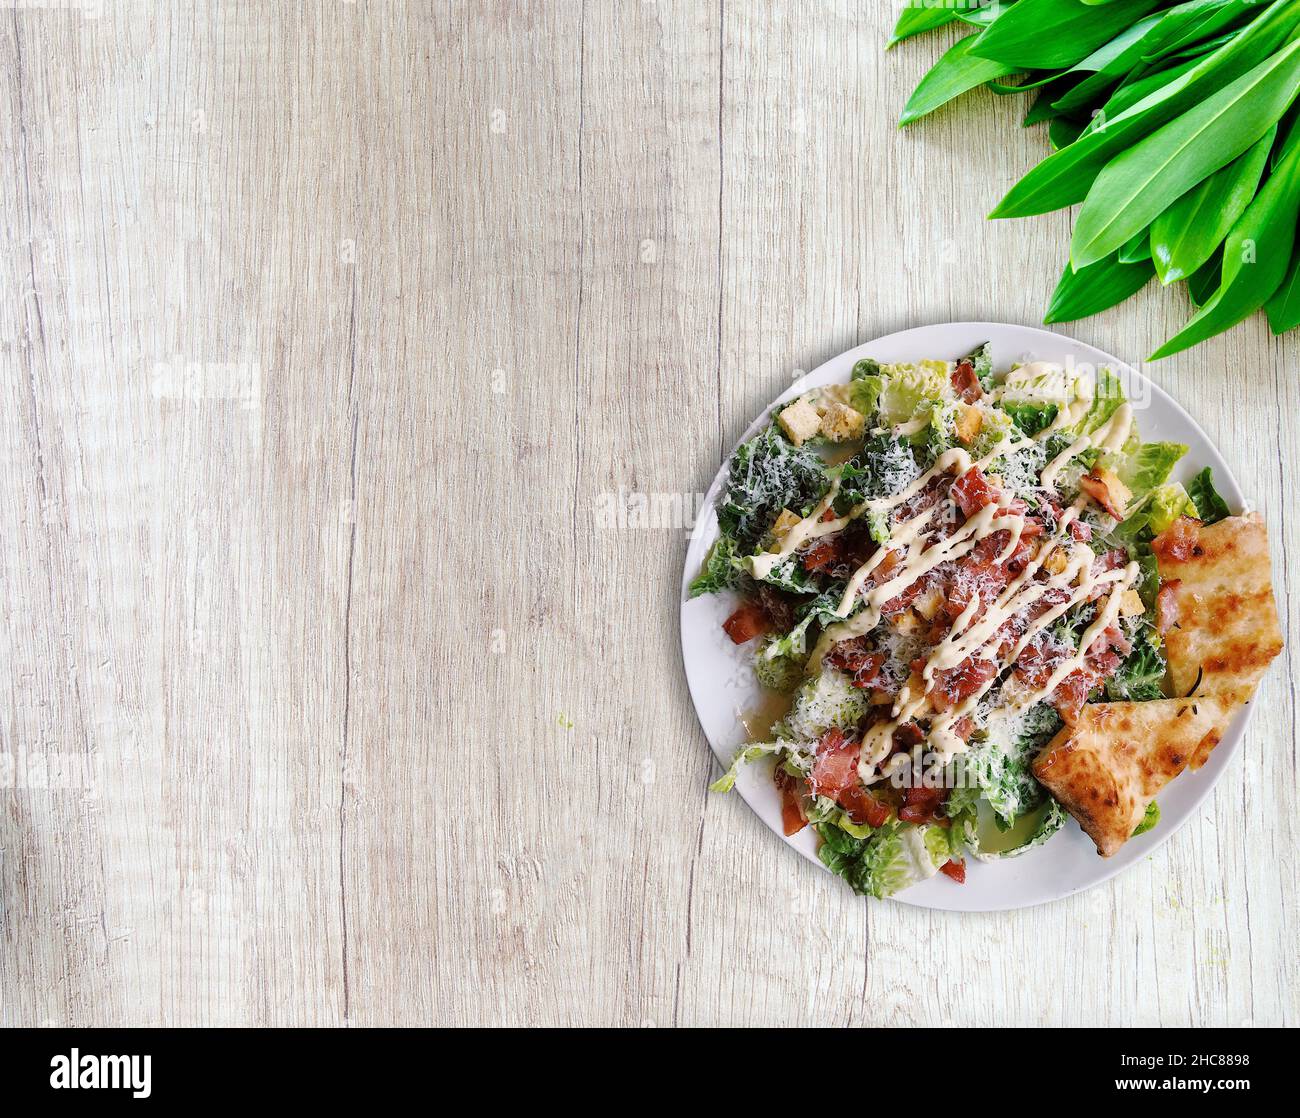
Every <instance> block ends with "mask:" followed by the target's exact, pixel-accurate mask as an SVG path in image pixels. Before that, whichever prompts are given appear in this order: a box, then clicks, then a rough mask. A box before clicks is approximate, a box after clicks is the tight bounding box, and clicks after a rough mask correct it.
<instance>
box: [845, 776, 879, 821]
mask: <svg viewBox="0 0 1300 1118" xmlns="http://www.w3.org/2000/svg"><path fill="white" fill-rule="evenodd" d="M840 806H841V807H842V808H843V809H844V810H845V811H846V812H848V815H849V818H850V819H852V820H853V822H854V823H857V824H858V825H859V826H862V825H863V824H866V826H868V827H883V826H884V825H885V824H886V823H887V822H889V805H888V804H882V803H881V802H880V801H879V800H878V799H876V797H875V796H873V795H872V794H871V793H870V792H868V791H867V790H866V789H865V788H863V787H862V785H861V784H852V785H850V786H849V787H848V788H845V789H844V791H843V792H841V793H840Z"/></svg>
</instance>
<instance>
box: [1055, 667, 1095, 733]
mask: <svg viewBox="0 0 1300 1118" xmlns="http://www.w3.org/2000/svg"><path fill="white" fill-rule="evenodd" d="M1095 686H1096V681H1095V680H1094V678H1093V675H1092V673H1091V672H1089V671H1086V670H1085V669H1083V668H1079V669H1078V670H1076V671H1073V672H1071V673H1070V674H1069V675H1067V676H1066V677H1065V679H1063V680H1062V681H1061V683H1060V684H1059V685H1058V686H1057V688H1056V690H1055V691H1053V692H1052V698H1051V703H1052V706H1054V707H1055V708H1056V713H1057V714H1059V715H1060V716H1061V717H1062V718H1064V719H1065V720H1066V721H1067V722H1071V723H1072V722H1073V721H1074V720H1075V719H1076V718H1077V717H1078V716H1079V711H1081V710H1082V709H1083V704H1084V703H1085V702H1087V701H1088V693H1089V692H1090V691H1091V690H1092V689H1093V687H1095Z"/></svg>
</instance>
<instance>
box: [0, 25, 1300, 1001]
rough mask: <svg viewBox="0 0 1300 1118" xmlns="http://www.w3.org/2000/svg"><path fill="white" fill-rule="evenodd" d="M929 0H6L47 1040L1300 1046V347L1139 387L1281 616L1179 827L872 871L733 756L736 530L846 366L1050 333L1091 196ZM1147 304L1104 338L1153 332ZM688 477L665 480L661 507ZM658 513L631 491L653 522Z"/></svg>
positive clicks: (1177, 367)
mask: <svg viewBox="0 0 1300 1118" xmlns="http://www.w3.org/2000/svg"><path fill="white" fill-rule="evenodd" d="M892 16H893V5H892V4H888V3H885V2H884V0H860V2H853V0H823V2H820V3H794V2H787V3H764V4H760V3H758V2H757V0H726V2H725V3H689V2H674V3H670V2H666V0H664V2H655V3H642V2H633V0H624V2H617V3H616V2H610V3H605V2H596V0H586V2H585V3H580V2H578V0H557V2H553V3H524V2H518V3H515V2H509V0H498V2H493V3H481V4H480V3H473V4H471V3H452V4H443V3H438V4H431V3H417V2H415V0H411V2H410V3H406V2H402V0H356V2H351V3H350V2H342V0H340V2H327V0H321V2H319V3H316V2H306V0H304V2H302V3H291V2H277V3H268V4H254V3H218V2H215V0H212V2H209V0H187V2H179V3H175V4H171V3H156V4H153V3H145V2H135V0H116V2H115V0H104V2H103V3H102V4H100V3H99V2H98V0H86V2H85V3H83V4H81V5H73V4H67V5H49V4H41V5H36V4H32V5H25V4H23V3H21V2H19V3H17V5H14V4H8V5H5V6H4V8H3V9H0V74H3V78H2V79H0V119H2V120H3V122H4V127H3V129H2V130H0V145H3V158H2V159H0V188H2V191H0V206H3V217H4V221H3V227H2V231H3V238H4V247H5V250H6V251H5V252H4V253H3V256H2V257H0V285H2V290H3V295H4V298H3V300H0V353H3V360H4V370H5V376H4V377H3V380H2V381H0V391H2V392H3V409H4V410H3V417H2V420H0V450H2V453H3V464H4V469H3V476H2V477H0V502H2V506H0V507H2V508H3V521H2V522H3V524H4V525H5V531H4V532H3V534H2V535H0V555H2V556H3V568H2V569H0V608H2V609H3V625H0V659H2V662H3V664H4V665H5V667H6V668H7V670H6V671H5V672H4V673H3V674H0V680H2V681H3V682H2V683H0V688H2V690H0V702H2V704H3V705H2V709H3V710H4V712H5V717H4V718H3V720H2V721H0V727H2V728H0V757H2V758H3V764H4V765H5V766H6V768H5V769H4V770H3V774H4V775H5V781H4V784H5V786H4V787H3V788H0V805H2V807H0V1021H2V1022H3V1023H4V1024H7V1025H39V1024H55V1025H90V1024H94V1025H128V1024H175V1025H219V1024H260V1025H288V1024H302V1025H344V1024H350V1025H357V1026H365V1025H380V1024H418V1023H434V1022H438V1023H450V1024H515V1025H523V1024H529V1025H550V1024H556V1025H558V1024H631V1025H637V1024H647V1025H658V1026H667V1025H673V1024H678V1025H719V1024H754V1025H772V1024H809V1025H813V1024H817V1025H847V1024H855V1025H856V1024H868V1025H879V1024H899V1023H920V1024H960V1025H964V1026H997V1025H1010V1024H1020V1025H1058V1024H1087V1025H1105V1026H1123V1025H1186V1024H1216V1025H1217V1024H1223V1025H1234V1026H1235V1025H1249V1024H1255V1025H1264V1024H1283V1023H1287V1024H1295V1023H1296V1020H1297V1016H1300V1014H1298V1012H1297V1004H1296V999H1297V961H1296V953H1295V950H1294V947H1295V943H1296V941H1297V938H1298V936H1300V924H1298V921H1297V901H1296V896H1297V890H1296V884H1297V856H1296V852H1295V844H1294V842H1293V841H1292V838H1291V834H1292V830H1291V827H1290V825H1289V824H1290V821H1291V820H1293V819H1294V818H1295V817H1296V815H1297V811H1298V810H1300V804H1298V803H1297V794H1296V758H1297V732H1296V725H1295V705H1294V679H1295V668H1294V653H1293V651H1292V650H1293V649H1294V648H1295V647H1296V646H1297V644H1298V643H1300V642H1298V637H1300V619H1298V618H1297V616H1296V610H1295V607H1294V604H1293V602H1292V599H1291V596H1290V589H1291V586H1292V584H1293V580H1294V562H1293V560H1292V559H1291V558H1290V556H1292V555H1293V554H1294V553H1295V548H1296V545H1297V543H1298V542H1300V541H1298V540H1297V531H1300V518H1297V516H1296V514H1295V511H1294V509H1293V508H1290V507H1288V503H1289V499H1290V497H1291V488H1290V485H1291V482H1290V478H1291V476H1292V475H1293V473H1294V467H1295V466H1296V464H1297V457H1298V448H1297V424H1296V422H1295V420H1294V417H1295V416H1297V415H1300V389H1298V388H1297V385H1296V373H1297V358H1298V356H1300V351H1298V348H1297V344H1296V342H1295V341H1294V339H1287V340H1281V341H1280V340H1277V339H1274V338H1272V337H1271V336H1270V335H1269V333H1268V331H1267V328H1266V325H1265V323H1264V322H1263V321H1262V320H1259V319H1253V320H1251V321H1250V322H1248V323H1246V324H1245V325H1244V326H1242V327H1241V328H1239V329H1237V330H1235V331H1233V332H1232V333H1230V334H1229V335H1227V336H1225V337H1221V338H1219V339H1215V340H1214V341H1212V342H1210V343H1209V344H1206V345H1204V346H1201V347H1199V348H1198V349H1195V350H1193V351H1192V352H1190V353H1187V354H1184V355H1180V356H1179V357H1176V358H1173V359H1171V360H1169V361H1166V362H1163V363H1160V364H1157V365H1154V366H1151V367H1149V368H1148V369H1147V372H1148V373H1149V375H1151V376H1152V377H1153V378H1154V379H1155V380H1156V381H1157V382H1159V383H1160V384H1161V385H1163V386H1164V387H1165V388H1167V389H1168V390H1169V391H1170V392H1172V393H1173V395H1174V396H1175V397H1176V398H1178V399H1179V400H1180V401H1182V402H1183V403H1184V404H1185V405H1186V406H1187V407H1188V408H1189V410H1191V412H1192V413H1193V414H1194V415H1195V416H1196V418H1197V419H1198V420H1199V421H1200V422H1201V423H1202V424H1203V425H1204V426H1205V428H1206V430H1207V432H1208V433H1209V435H1210V437H1211V438H1212V439H1214V440H1215V441H1216V442H1217V443H1218V445H1219V446H1220V447H1221V448H1222V450H1223V452H1224V454H1225V456H1226V457H1227V458H1228V460H1229V462H1230V463H1231V464H1232V466H1233V468H1234V470H1235V471H1236V473H1237V476H1238V478H1239V480H1240V481H1241V483H1242V485H1243V487H1244V488H1245V490H1246V491H1247V492H1248V493H1249V494H1250V495H1251V496H1252V498H1253V500H1254V502H1255V503H1256V505H1257V506H1258V507H1259V508H1260V509H1261V510H1262V511H1263V512H1264V514H1265V515H1266V517H1267V518H1268V521H1269V524H1270V528H1271V531H1272V535H1273V541H1274V561H1275V570H1276V576H1277V586H1278V591H1279V594H1278V597H1279V604H1280V608H1281V609H1282V611H1283V613H1284V623H1285V627H1286V632H1287V636H1288V642H1289V643H1288V650H1287V652H1286V653H1285V654H1284V656H1283V657H1282V658H1281V660H1280V661H1279V662H1278V664H1277V665H1276V666H1275V667H1274V669H1273V671H1272V672H1271V673H1270V675H1269V676H1268V678H1267V680H1266V681H1265V683H1264V685H1263V688H1262V690H1261V692H1260V695H1259V697H1258V701H1257V708H1258V709H1257V711H1256V714H1255V719H1254V722H1253V724H1252V727H1251V730H1250V733H1249V735H1248V738H1247V741H1246V743H1245V747H1244V749H1243V751H1242V757H1241V764H1239V765H1235V766H1234V767H1233V768H1232V770H1231V772H1230V773H1229V775H1228V776H1227V777H1226V778H1225V779H1224V780H1223V781H1222V783H1221V784H1220V785H1219V786H1218V788H1217V789H1216V791H1215V793H1214V795H1213V796H1212V798H1211V799H1210V800H1208V801H1207V803H1206V805H1205V807H1204V809H1203V810H1202V811H1201V812H1200V813H1199V814H1198V815H1197V817H1196V818H1195V820H1194V821H1193V822H1191V823H1190V824H1189V825H1188V826H1186V827H1185V828H1184V829H1183V830H1182V831H1181V832H1180V833H1179V834H1178V835H1177V836H1176V837H1175V838H1174V839H1173V840H1172V841H1170V842H1169V843H1168V844H1167V845H1165V846H1163V847H1161V849H1160V850H1159V852H1158V853H1156V854H1155V855H1154V856H1153V857H1152V858H1151V859H1149V860H1148V861H1147V862H1145V863H1143V864H1142V865H1141V866H1139V867H1137V868H1135V869H1133V870H1131V871H1130V872H1128V873H1126V874H1124V875H1122V876H1121V877H1119V878H1118V879H1116V880H1115V881H1113V882H1111V883H1109V884H1107V885H1104V886H1102V887H1099V888H1097V889H1094V890H1092V891H1091V892H1089V893H1086V894H1084V895H1081V896H1078V897H1075V898H1072V899H1070V900H1067V901H1063V902H1060V903H1057V904H1053V905H1048V906H1044V907H1041V908H1037V909H1032V910H1028V911H1022V912H1016V913H1006V914H992V915H967V916H959V915H952V914H940V913H931V912H927V911H922V910H917V909H913V908H911V907H909V906H906V905H901V904H865V903H864V902H863V901H861V900H860V899H858V898H855V897H853V896H852V895H851V894H850V893H849V892H848V891H847V890H846V889H845V888H844V887H843V886H842V884H841V883H840V882H839V881H838V880H836V879H834V878H832V877H830V876H829V875H827V874H824V873H821V872H819V871H818V870H817V869H816V868H815V867H812V866H810V865H808V864H806V863H804V862H803V861H802V860H801V859H799V858H797V857H796V856H794V855H793V854H792V853H789V852H786V851H784V850H783V849H782V848H781V845H780V842H779V840H778V839H776V838H775V837H774V836H772V835H771V834H769V833H768V832H767V831H766V830H765V829H764V828H763V826H762V825H761V824H760V823H759V821H758V820H757V818H755V817H753V816H752V815H751V814H750V813H749V811H748V809H747V808H746V807H745V805H744V804H743V803H742V802H741V801H740V800H738V799H737V798H735V797H716V796H709V795H708V794H707V793H706V791H705V787H706V784H707V782H708V780H709V779H710V776H711V773H712V772H713V768H714V763H713V760H712V757H711V755H710V753H709V751H708V748H707V745H706V743H705V741H704V738H703V735H702V734H701V732H700V730H699V728H698V726H697V724H696V721H695V716H694V712H693V710H692V707H691V704H690V699H689V696H688V694H687V691H686V686H685V680H684V678H683V673H682V669H681V661H680V653H679V648H678V630H677V612H678V610H677V594H678V585H679V579H680V574H681V564H682V560H683V556H684V551H685V543H686V533H685V530H684V529H685V527H686V526H687V518H686V517H685V516H684V515H675V514H674V511H673V510H674V508H677V509H679V510H680V509H682V508H685V509H687V510H689V509H690V508H692V507H693V504H694V502H695V501H697V500H698V498H699V494H701V493H702V492H703V490H704V489H705V488H706V487H707V486H708V484H709V482H710V480H711V479H712V477H713V475H714V473H715V472H716V470H717V468H718V466H719V464H720V462H721V461H722V459H723V456H724V454H725V453H726V451H727V450H728V448H729V447H730V446H731V445H732V443H733V442H734V441H735V439H736V438H737V437H738V436H739V434H740V433H741V431H743V430H744V428H745V427H746V426H747V425H748V424H749V422H750V421H751V419H752V418H753V416H754V415H755V414H757V413H758V412H759V411H760V410H761V409H762V408H763V407H764V406H765V405H766V404H767V402H768V401H769V400H771V399H772V398H773V397H774V396H776V395H777V394H778V393H779V392H780V391H781V390H782V389H783V388H784V387H785V386H786V385H788V384H789V382H790V379H791V377H793V376H797V375H798V373H799V371H800V370H806V369H811V368H813V367H815V366H816V365H818V364H819V363H821V362H822V361H823V360H825V359H826V358H828V357H830V356H833V355H834V354H836V353H838V352H841V351H843V350H844V349H847V348H849V347H850V346H852V345H855V344H857V343H858V342H861V341H865V340H868V339H870V338H872V337H876V336H879V335H882V334H886V333H889V332H891V331H893V330H896V329H900V328H902V327H905V326H908V325H915V324H921V323H928V322H941V321H950V320H958V319H963V320H964V319H993V320H1000V321H1010V322H1026V323H1034V322H1037V321H1038V320H1039V319H1040V318H1041V313H1042V310H1043V307H1044V305H1045V302H1046V299H1047V296H1048V293H1049V292H1050V291H1051V289H1052V287H1053V286H1054V284H1055V282H1056V278H1057V276H1058V274H1059V270H1060V267H1061V264H1062V262H1063V259H1064V255H1065V251H1066V244H1067V240H1068V236H1069V229H1070V222H1071V216H1070V215H1069V214H1055V215H1050V216H1046V217H1042V218H1036V219H1032V220H1029V221H1023V222H1014V223H996V224H994V223H989V222H986V221H985V220H984V217H983V215H984V214H985V213H986V212H987V211H988V209H989V208H991V205H992V203H993V202H994V201H995V200H996V199H997V198H998V197H999V196H1000V195H1001V193H1002V192H1003V191H1004V189H1005V188H1006V186H1007V185H1009V184H1010V183H1011V182H1012V181H1013V180H1014V179H1015V178H1017V177H1018V176H1019V175H1020V174H1022V173H1023V172H1024V170H1026V169H1027V168H1028V167H1029V166H1030V165H1031V164H1032V162H1033V161H1034V160H1035V159H1036V158H1038V157H1039V156H1040V155H1041V153H1042V152H1043V150H1044V146H1045V144H1046V137H1045V136H1044V135H1043V134H1042V131H1041V130H1033V129H1031V130H1021V129H1019V127H1018V121H1019V114H1020V113H1021V112H1022V111H1023V103H1022V102H1020V101H1019V100H1018V99H1013V98H1002V99H999V98H995V97H994V96H993V95H992V94H989V93H987V92H984V91H981V92H979V93H977V94H975V95H973V96H971V97H968V98H966V99H964V100H963V101H962V102H961V103H960V104H958V105H956V106H950V107H948V108H946V109H945V110H943V111H941V112H939V113H938V114H936V115H935V116H934V117H933V118H932V119H930V120H929V121H927V122H925V123H924V124H922V125H920V126H918V127H914V128H912V129H909V130H907V131H905V132H899V131H898V130H897V129H896V128H895V127H894V120H895V119H896V116H897V113H898V110H899V108H900V106H901V104H902V102H903V100H904V99H905V98H906V94H907V92H908V91H909V90H910V89H911V87H912V86H913V85H914V84H915V82H916V81H917V79H918V78H919V77H920V75H921V74H922V73H923V72H924V71H925V69H926V68H927V66H928V65H929V64H930V63H931V62H932V61H933V59H934V58H935V57H937V54H938V52H939V51H940V50H941V49H942V47H943V45H945V43H946V42H948V41H950V40H951V38H952V37H953V36H952V35H951V34H947V33H940V34H938V35H936V36H933V37H931V38H929V39H927V40H921V41H915V42H912V43H908V44H905V45H903V46H902V47H900V48H898V49H896V50H894V51H892V52H889V53H888V54H886V53H885V52H883V50H882V45H883V42H884V39H885V37H886V34H887V31H888V29H889V26H890V25H891V23H892ZM1186 313H1187V308H1186V306H1185V305H1184V304H1183V300H1182V297H1181V294H1179V293H1176V292H1162V291H1159V290H1156V289H1154V288H1150V289H1148V290H1147V291H1146V292H1144V293H1143V294H1142V295H1141V296H1139V297H1138V298H1137V299H1136V300H1134V301H1132V302H1130V303H1127V304H1125V305H1124V306H1122V307H1120V308H1117V309H1116V310H1114V311H1112V312H1109V313H1107V314H1104V315H1101V316H1098V317H1096V318H1093V319H1089V320H1086V321H1084V322H1081V323H1076V324H1073V325H1072V326H1070V327H1069V328H1068V332H1070V333H1071V334H1072V335H1074V336H1076V337H1079V338H1081V339H1083V340H1085V341H1087V342H1090V343H1093V344H1095V345H1098V346H1100V347H1101V348H1103V349H1105V350H1108V351H1110V352H1113V353H1116V354H1119V355H1121V356H1123V357H1125V358H1127V359H1130V360H1133V361H1137V360H1138V359H1140V358H1141V357H1142V356H1143V354H1145V353H1146V352H1149V351H1150V349H1151V348H1153V346H1154V344H1155V343H1156V342H1157V341H1158V340H1159V339H1162V338H1163V337H1166V336H1168V334H1169V333H1171V332H1172V331H1173V330H1174V329H1176V327H1177V326H1178V325H1180V324H1181V322H1182V321H1183V319H1184V317H1185V315H1186ZM642 500H645V501H648V502H650V506H651V508H652V510H657V514H656V515H654V516H651V517H649V518H648V520H649V521H650V522H649V523H642V522H641V520H640V518H639V515H638V512H637V510H638V509H639V508H640V507H641V506H640V502H641V501H642ZM619 508H622V509H624V510H626V512H627V515H623V516H620V515H618V514H617V512H616V510H617V509H619Z"/></svg>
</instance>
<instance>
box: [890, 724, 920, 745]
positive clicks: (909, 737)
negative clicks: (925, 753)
mask: <svg viewBox="0 0 1300 1118" xmlns="http://www.w3.org/2000/svg"><path fill="white" fill-rule="evenodd" d="M923 741H925V731H924V730H922V729H921V727H920V726H918V725H917V724H916V723H915V722H904V723H903V724H902V725H901V726H899V727H898V728H897V729H896V730H895V731H894V751H895V752H898V751H899V750H900V749H911V748H912V746H914V745H920V744H921V743H922V742H923Z"/></svg>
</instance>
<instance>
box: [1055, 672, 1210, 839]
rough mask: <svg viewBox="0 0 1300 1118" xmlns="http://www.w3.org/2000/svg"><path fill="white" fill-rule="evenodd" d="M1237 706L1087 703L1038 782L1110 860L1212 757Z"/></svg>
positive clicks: (1199, 701) (1173, 701)
mask: <svg viewBox="0 0 1300 1118" xmlns="http://www.w3.org/2000/svg"><path fill="white" fill-rule="evenodd" d="M1233 708H1234V704H1233V703H1232V702H1231V701H1230V700H1227V699H1224V698H1222V697H1218V696H1207V697H1205V698H1195V699H1156V700H1154V701H1152V702H1145V703H1092V704H1089V705H1087V706H1085V707H1084V708H1083V710H1082V711H1081V712H1080V714H1079V717H1078V719H1077V721H1076V722H1075V723H1074V725H1072V726H1066V727H1065V729H1063V730H1062V731H1061V732H1060V733H1059V734H1057V735H1056V737H1054V738H1053V739H1052V740H1051V741H1049V742H1048V743H1047V745H1046V746H1044V747H1043V751H1042V752H1041V753H1040V754H1039V755H1038V758H1037V759H1036V760H1035V761H1034V766H1033V770H1034V776H1036V777H1037V778H1038V779H1039V781H1040V782H1041V783H1042V784H1043V785H1045V786H1046V787H1047V788H1048V790H1049V791H1050V792H1051V793H1052V795H1053V796H1055V797H1056V798H1057V799H1058V800H1060V801H1061V803H1062V805H1063V806H1064V807H1065V809H1066V810H1067V811H1068V812H1069V813H1070V814H1071V815H1073V816H1074V817H1075V819H1077V820H1078V821H1079V825H1080V826H1081V827H1082V828H1083V829H1084V831H1086V832H1087V834H1088V836H1089V837H1090V838H1091V839H1092V840H1093V842H1095V843H1096V844H1097V853H1099V854H1100V855H1101V856H1102V857H1103V858H1109V857H1110V856H1111V855H1112V854H1114V853H1115V851H1117V850H1118V849H1119V848H1120V847H1121V846H1123V845H1124V843H1126V842H1127V841H1128V840H1129V838H1130V836H1131V835H1132V834H1133V830H1134V828H1136V827H1137V825H1138V824H1139V823H1141V822H1142V817H1143V815H1144V814H1145V813H1146V809H1147V805H1148V804H1149V803H1150V802H1151V801H1152V800H1153V799H1155V797H1156V794H1157V793H1158V792H1159V791H1160V789H1162V788H1163V787H1164V786H1165V785H1166V784H1168V783H1169V782H1170V781H1171V780H1173V779H1174V777H1176V776H1177V775H1178V774H1179V773H1180V772H1182V771H1183V769H1184V768H1186V767H1187V765H1188V764H1189V763H1192V762H1196V763H1197V764H1198V765H1199V763H1203V762H1204V759H1205V758H1206V757H1208V756H1209V754H1210V751H1211V750H1212V749H1213V748H1214V747H1215V746H1216V745H1218V743H1219V738H1220V736H1221V735H1222V733H1223V730H1224V727H1225V726H1226V725H1227V722H1228V718H1229V716H1230V715H1231V713H1232V710H1233Z"/></svg>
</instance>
